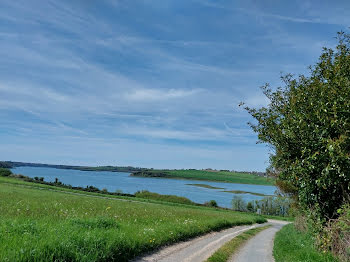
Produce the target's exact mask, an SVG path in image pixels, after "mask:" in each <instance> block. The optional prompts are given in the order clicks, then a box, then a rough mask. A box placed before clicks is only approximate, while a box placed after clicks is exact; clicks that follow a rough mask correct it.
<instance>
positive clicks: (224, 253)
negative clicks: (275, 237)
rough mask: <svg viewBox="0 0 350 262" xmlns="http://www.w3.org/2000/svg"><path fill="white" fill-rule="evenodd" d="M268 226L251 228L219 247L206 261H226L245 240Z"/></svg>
mask: <svg viewBox="0 0 350 262" xmlns="http://www.w3.org/2000/svg"><path fill="white" fill-rule="evenodd" d="M269 227H270V226H265V227H257V228H252V229H250V230H248V231H246V232H244V233H242V234H240V235H238V236H236V237H235V238H233V239H232V240H231V241H229V242H227V243H226V244H225V245H223V246H222V247H221V248H219V249H218V250H217V251H216V252H215V253H214V254H213V255H212V256H211V257H210V258H208V260H207V261H208V262H226V261H227V260H228V259H229V258H230V257H231V256H232V255H233V254H234V253H235V252H236V251H237V250H238V249H239V247H240V246H242V245H243V244H244V243H245V242H246V241H248V240H249V239H250V238H252V237H253V236H255V235H256V234H258V233H259V232H261V231H263V230H265V229H267V228H269Z"/></svg>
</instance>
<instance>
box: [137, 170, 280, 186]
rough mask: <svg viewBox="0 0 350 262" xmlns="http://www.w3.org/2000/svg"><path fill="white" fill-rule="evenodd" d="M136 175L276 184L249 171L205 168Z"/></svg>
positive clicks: (145, 172)
mask: <svg viewBox="0 0 350 262" xmlns="http://www.w3.org/2000/svg"><path fill="white" fill-rule="evenodd" d="M134 175H136V176H144V177H163V178H181V179H193V180H205V181H216V182H228V183H238V184H254V185H274V184H275V180H274V179H273V178H266V177H261V176H257V175H254V174H248V173H238V172H227V171H218V172H211V171H205V170H147V171H142V172H136V173H134Z"/></svg>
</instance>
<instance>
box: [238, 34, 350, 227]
mask: <svg viewBox="0 0 350 262" xmlns="http://www.w3.org/2000/svg"><path fill="white" fill-rule="evenodd" d="M337 40H338V45H337V47H336V49H335V50H332V49H330V48H324V49H323V51H322V54H321V56H320V57H319V61H318V62H317V63H316V64H315V65H314V66H310V75H309V76H305V75H300V76H299V77H294V76H293V75H291V74H287V75H285V76H283V77H282V80H283V83H284V86H283V87H279V88H277V89H276V90H272V89H271V88H270V87H269V85H268V84H266V85H265V86H264V87H262V89H263V93H264V94H265V95H266V97H267V98H268V99H269V105H268V106H266V107H262V108H258V109H256V108H249V107H245V108H246V109H247V110H248V112H249V113H250V114H251V115H252V116H253V118H254V119H255V120H256V122H255V123H250V125H251V127H252V128H253V130H254V131H255V132H257V134H258V138H259V141H260V142H262V143H267V144H268V145H270V146H271V147H272V149H273V154H272V155H271V157H270V163H271V170H273V171H274V172H275V173H276V176H277V177H278V181H279V182H278V183H279V184H278V185H279V186H280V188H281V189H282V190H284V191H287V193H291V194H293V195H295V196H296V198H297V199H298V202H299V205H300V206H301V207H302V208H304V209H307V210H310V209H312V210H313V211H314V212H315V213H316V214H317V216H318V218H321V219H323V220H324V219H325V220H327V219H330V218H335V217H337V212H336V211H337V209H338V208H340V207H341V206H342V205H343V204H344V203H346V202H348V201H349V199H350V197H349V195H350V194H349V193H350V35H349V34H346V33H344V32H340V33H338V35H337Z"/></svg>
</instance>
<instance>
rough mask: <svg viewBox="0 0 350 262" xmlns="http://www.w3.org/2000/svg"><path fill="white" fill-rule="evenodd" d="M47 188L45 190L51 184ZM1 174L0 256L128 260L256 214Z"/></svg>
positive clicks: (247, 221) (250, 220) (252, 220)
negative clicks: (138, 198)
mask: <svg viewBox="0 0 350 262" xmlns="http://www.w3.org/2000/svg"><path fill="white" fill-rule="evenodd" d="M50 188H51V190H48V189H50ZM53 188H54V187H49V186H45V185H40V187H38V185H37V184H32V183H25V182H23V181H20V180H18V179H14V178H1V179H0V261H127V260H129V259H130V258H132V257H135V256H137V255H139V254H142V253H144V252H147V251H150V250H154V249H156V248H158V247H160V246H163V245H165V244H169V243H173V242H177V241H180V240H184V239H187V238H190V237H194V236H197V235H200V234H204V233H206V232H209V231H212V230H219V229H222V228H226V227H230V226H233V225H240V224H251V223H255V222H263V221H264V220H263V218H261V217H258V216H256V215H250V214H244V213H238V212H232V211H226V210H219V209H213V208H205V207H198V206H191V205H183V204H182V205H181V204H176V203H165V202H164V203H162V202H157V201H154V202H152V203H148V202H138V201H135V199H136V198H127V197H123V198H120V197H115V198H111V197H109V196H107V197H106V196H101V197H97V196H98V195H99V194H93V193H87V192H86V193H82V192H81V191H77V192H76V193H78V194H79V195H74V194H72V193H73V192H74V190H68V189H62V188H57V190H58V191H53V190H52V189H53Z"/></svg>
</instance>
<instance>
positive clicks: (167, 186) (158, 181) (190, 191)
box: [12, 167, 276, 207]
mask: <svg viewBox="0 0 350 262" xmlns="http://www.w3.org/2000/svg"><path fill="white" fill-rule="evenodd" d="M12 172H13V173H15V174H22V175H25V176H29V177H35V176H37V177H44V178H45V181H49V182H53V181H55V178H56V177H57V178H58V179H59V180H60V181H61V182H62V183H65V184H70V185H72V186H81V187H86V186H95V187H97V188H99V189H103V188H106V189H107V190H108V191H110V192H115V191H116V190H122V192H123V193H130V194H133V193H135V192H136V191H139V190H148V191H150V192H156V193H159V194H167V195H177V196H183V197H187V198H189V199H190V200H192V201H194V202H197V203H204V202H206V201H209V200H212V199H213V200H215V201H216V202H217V203H218V205H219V206H221V207H231V200H232V198H233V196H234V195H235V194H233V193H227V192H222V191H223V190H241V191H248V192H254V193H261V194H265V195H273V194H274V192H275V190H276V187H274V186H260V185H245V184H233V183H220V182H208V181H198V180H183V179H166V178H146V177H133V176H130V174H129V173H120V172H94V171H80V170H67V169H56V168H45V167H17V168H14V169H12ZM187 184H206V185H210V186H213V187H221V188H224V189H209V188H202V187H198V186H192V185H187ZM238 195H240V196H242V197H243V199H244V200H246V201H251V200H256V199H261V198H262V197H261V196H256V195H252V194H238Z"/></svg>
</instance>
